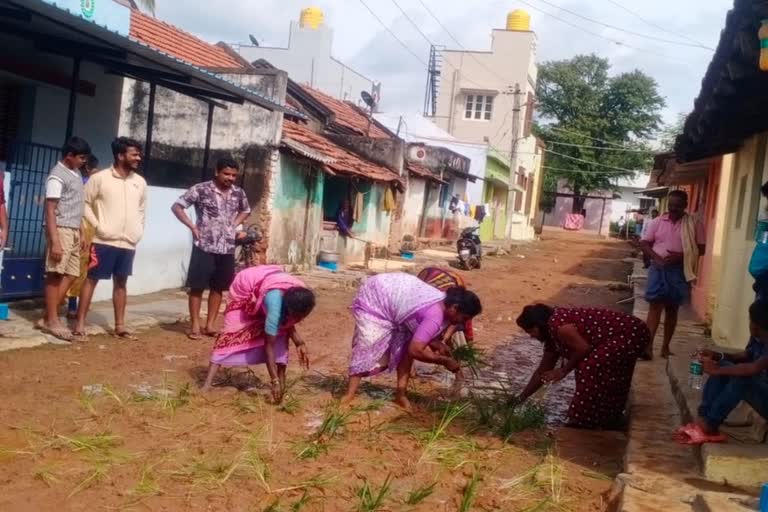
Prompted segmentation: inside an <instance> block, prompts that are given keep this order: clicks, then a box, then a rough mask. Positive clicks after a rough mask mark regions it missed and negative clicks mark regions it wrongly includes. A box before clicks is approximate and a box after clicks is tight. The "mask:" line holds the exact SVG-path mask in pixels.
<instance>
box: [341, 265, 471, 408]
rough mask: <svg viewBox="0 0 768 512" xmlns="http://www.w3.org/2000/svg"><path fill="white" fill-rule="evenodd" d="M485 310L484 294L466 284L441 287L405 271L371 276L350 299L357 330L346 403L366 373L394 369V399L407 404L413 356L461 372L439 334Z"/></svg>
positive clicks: (343, 400) (405, 405)
mask: <svg viewBox="0 0 768 512" xmlns="http://www.w3.org/2000/svg"><path fill="white" fill-rule="evenodd" d="M481 312H482V305H481V304H480V299H478V297H477V295H475V294H474V293H472V292H470V291H468V290H466V289H464V288H458V287H457V288H451V289H449V290H447V291H446V292H442V291H440V290H437V289H436V288H433V287H432V286H430V285H429V284H427V283H425V282H423V281H421V280H420V279H419V278H417V277H416V276H412V275H410V274H404V273H391V274H380V275H377V276H374V277H371V278H369V279H368V280H366V281H365V282H364V283H363V284H362V286H360V289H359V290H358V292H357V296H356V297H355V300H354V302H353V303H352V315H353V316H354V318H355V334H354V338H353V339H352V358H351V362H350V366H349V375H350V377H349V387H348V389H347V393H346V394H345V395H344V397H343V398H342V403H348V402H350V401H352V399H354V397H355V394H356V393H357V389H358V387H359V386H360V382H361V380H362V379H363V377H371V376H373V375H377V374H379V373H381V372H383V371H385V370H389V371H394V370H395V369H396V370H397V391H396V394H395V403H397V404H398V405H400V406H401V407H404V408H408V407H409V406H410V404H409V402H408V398H407V397H406V391H407V389H408V380H409V377H410V370H411V366H412V364H413V360H414V359H415V360H417V361H423V362H425V363H433V364H439V365H442V366H444V367H445V368H447V369H448V370H449V371H452V372H454V373H456V372H458V371H459V369H460V366H459V363H458V362H457V361H456V360H455V359H454V358H453V357H452V356H451V351H450V349H449V348H448V347H447V346H445V344H443V343H442V342H441V341H439V336H440V334H441V333H442V332H443V331H444V330H445V329H446V328H447V327H448V326H450V325H463V324H464V323H465V322H466V321H467V320H469V319H471V318H473V317H475V316H477V315H479V314H480V313H481Z"/></svg>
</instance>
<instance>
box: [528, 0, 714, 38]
mask: <svg viewBox="0 0 768 512" xmlns="http://www.w3.org/2000/svg"><path fill="white" fill-rule="evenodd" d="M538 1H539V2H541V3H543V4H546V5H548V6H550V7H554V8H555V9H559V10H561V11H563V12H567V13H568V14H570V15H572V16H575V17H577V18H579V19H582V20H584V21H586V22H588V23H594V24H595V25H600V26H603V27H606V28H610V29H611V30H617V31H619V32H624V33H625V34H629V35H633V36H635V37H641V38H643V39H649V40H651V41H657V42H660V43H666V44H674V45H678V46H688V47H692V48H703V49H705V50H712V48H707V47H706V46H703V45H701V44H699V43H695V44H692V43H683V42H679V41H674V40H672V39H665V38H663V37H657V36H652V35H649V34H643V33H641V32H635V31H632V30H628V29H625V28H622V27H618V26H616V25H612V24H610V23H605V22H603V21H599V20H596V19H593V18H590V17H588V16H584V15H583V14H579V13H578V12H576V11H572V10H570V9H566V8H565V7H561V6H559V5H557V4H555V3H552V2H550V1H549V0H538Z"/></svg>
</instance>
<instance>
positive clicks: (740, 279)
mask: <svg viewBox="0 0 768 512" xmlns="http://www.w3.org/2000/svg"><path fill="white" fill-rule="evenodd" d="M766 137H768V134H766V133H763V134H760V135H756V136H754V137H752V138H751V139H749V141H747V142H746V143H745V144H744V145H743V146H742V148H741V149H740V150H739V151H738V152H737V153H736V154H735V160H734V169H733V173H732V175H731V178H730V184H729V191H728V201H727V205H726V207H725V212H724V213H725V217H724V224H725V226H724V232H725V238H724V241H723V244H722V247H723V253H722V264H721V271H722V274H721V281H720V284H719V293H718V294H717V305H716V306H715V312H714V319H713V324H712V334H713V337H714V339H715V340H716V341H717V342H718V343H720V344H722V345H725V346H727V347H731V348H734V349H736V348H739V349H743V348H744V346H745V344H746V342H747V340H748V339H749V321H748V316H747V314H748V309H749V306H750V304H752V302H753V301H754V300H755V294H754V292H753V291H752V284H753V283H754V281H753V279H752V276H750V275H749V272H748V268H749V260H750V258H751V256H752V251H753V250H754V248H755V241H754V232H755V225H756V221H757V215H758V212H759V210H760V208H763V207H764V206H765V204H764V200H763V199H762V198H761V196H760V186H761V185H762V184H763V183H764V182H765V181H766V180H768V166H766V155H765V144H764V139H765V138H766ZM760 139H763V143H760ZM718 215H720V214H718Z"/></svg>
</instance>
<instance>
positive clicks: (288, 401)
mask: <svg viewBox="0 0 768 512" xmlns="http://www.w3.org/2000/svg"><path fill="white" fill-rule="evenodd" d="M300 408H301V401H299V399H298V398H296V397H295V396H293V395H286V396H285V398H283V402H282V403H281V404H280V407H278V408H277V410H278V411H280V412H284V413H286V414H290V415H291V416H293V415H294V414H296V413H297V412H299V409H300Z"/></svg>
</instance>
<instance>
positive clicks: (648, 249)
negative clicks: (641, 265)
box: [640, 190, 705, 360]
mask: <svg viewBox="0 0 768 512" xmlns="http://www.w3.org/2000/svg"><path fill="white" fill-rule="evenodd" d="M686 208H688V194H686V193H685V192H683V191H682V190H673V191H672V192H670V193H669V199H668V203H667V211H668V212H667V213H665V214H664V215H662V216H661V217H659V218H657V219H655V220H654V221H653V222H652V223H651V224H650V226H648V229H647V230H646V232H645V235H644V236H643V239H642V240H641V242H640V248H641V249H642V251H643V254H645V255H646V256H647V257H648V258H650V260H651V266H650V268H649V269H648V284H647V287H646V291H645V300H647V301H648V302H649V304H650V310H649V311H648V329H650V331H651V343H649V344H648V349H647V351H646V354H645V357H644V358H645V359H648V360H650V359H652V358H653V340H654V338H655V337H656V331H658V329H659V324H660V323H661V314H662V313H664V345H663V346H662V349H661V356H662V357H664V358H667V357H669V356H670V355H672V352H671V351H670V349H669V346H670V343H671V342H672V336H674V334H675V329H676V328H677V314H678V311H679V309H680V306H681V305H682V304H683V303H684V302H685V301H686V300H688V297H689V296H690V292H691V282H693V281H694V280H695V279H696V274H695V272H696V268H697V265H698V259H699V257H700V256H702V255H703V254H704V251H705V235H704V228H703V226H702V225H701V223H699V222H697V221H695V220H694V219H693V217H692V216H691V215H690V214H688V213H686V211H685V210H686Z"/></svg>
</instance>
